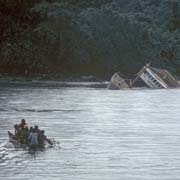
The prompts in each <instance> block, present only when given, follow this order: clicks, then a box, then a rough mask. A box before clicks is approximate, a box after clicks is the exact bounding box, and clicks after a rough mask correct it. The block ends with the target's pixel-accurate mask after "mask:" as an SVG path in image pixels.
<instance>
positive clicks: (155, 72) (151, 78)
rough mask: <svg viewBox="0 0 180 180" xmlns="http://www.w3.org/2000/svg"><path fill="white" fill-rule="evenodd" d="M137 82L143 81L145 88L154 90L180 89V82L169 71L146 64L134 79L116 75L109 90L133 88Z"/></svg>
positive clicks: (110, 83)
mask: <svg viewBox="0 0 180 180" xmlns="http://www.w3.org/2000/svg"><path fill="white" fill-rule="evenodd" d="M137 81H141V82H142V83H144V86H146V87H148V88H153V89H160V88H164V89H167V88H179V87H180V82H179V81H178V80H177V78H176V77H174V76H173V75H172V74H171V73H170V72H169V71H167V70H165V69H159V68H154V67H151V66H150V64H146V65H145V66H144V67H143V68H141V69H140V71H139V72H138V73H137V75H136V77H135V78H134V79H123V78H122V77H121V75H120V73H115V74H114V75H113V76H112V78H111V80H110V82H109V84H108V89H127V88H133V87H134V86H135V84H136V82H137Z"/></svg>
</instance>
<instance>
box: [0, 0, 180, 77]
mask: <svg viewBox="0 0 180 180" xmlns="http://www.w3.org/2000/svg"><path fill="white" fill-rule="evenodd" d="M147 62H151V63H152V65H153V66H156V67H159V68H166V69H168V70H169V71H170V72H172V73H174V74H176V75H177V76H180V3H179V1H178V0H148V1H147V0H91V1H87V0H0V74H1V75H2V76H3V75H10V76H41V75H47V76H52V77H62V76H72V77H73V76H81V75H94V76H97V77H98V76H99V77H106V76H109V75H112V73H114V72H115V71H120V72H121V73H122V74H125V75H127V74H134V73H136V72H137V70H138V69H140V68H141V67H142V66H143V65H144V64H145V63H147Z"/></svg>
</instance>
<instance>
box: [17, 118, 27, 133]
mask: <svg viewBox="0 0 180 180" xmlns="http://www.w3.org/2000/svg"><path fill="white" fill-rule="evenodd" d="M19 128H20V129H21V131H22V130H23V129H25V128H28V124H27V123H26V121H25V119H22V120H21V123H20V124H19Z"/></svg>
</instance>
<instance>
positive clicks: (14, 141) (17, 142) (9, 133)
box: [8, 131, 53, 149]
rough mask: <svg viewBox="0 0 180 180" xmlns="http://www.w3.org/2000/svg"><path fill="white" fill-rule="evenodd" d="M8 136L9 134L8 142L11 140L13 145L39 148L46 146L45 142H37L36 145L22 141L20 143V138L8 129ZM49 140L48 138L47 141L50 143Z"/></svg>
mask: <svg viewBox="0 0 180 180" xmlns="http://www.w3.org/2000/svg"><path fill="white" fill-rule="evenodd" d="M8 136H9V140H10V142H11V143H12V144H14V145H15V147H22V148H26V147H29V148H41V149H42V148H45V147H46V144H44V145H40V144H38V145H36V146H30V145H29V144H23V143H21V142H20V140H19V139H17V137H16V136H15V135H14V134H13V133H11V132H10V131H8ZM48 140H49V139H48ZM50 142H51V141H50V140H49V142H48V143H49V144H50ZM50 145H51V146H53V142H51V144H50Z"/></svg>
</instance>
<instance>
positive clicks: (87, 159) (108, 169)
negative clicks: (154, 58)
mask: <svg viewBox="0 0 180 180" xmlns="http://www.w3.org/2000/svg"><path fill="white" fill-rule="evenodd" d="M22 118H25V119H26V120H27V121H28V123H29V125H36V124H38V125H39V127H40V128H41V129H44V130H45V132H46V135H47V136H48V137H52V138H54V139H55V140H56V141H60V143H61V144H60V146H59V145H56V146H55V147H53V148H46V149H44V150H42V151H36V152H33V153H32V152H30V151H29V150H27V149H23V148H15V147H14V145H12V144H11V143H10V142H9V140H8V136H7V131H8V130H13V125H14V124H16V123H19V122H20V120H21V119H22ZM32 179H33V180H152V179H158V180H160V179H161V180H179V179H180V90H177V89H172V90H148V89H134V90H121V91H111V90H107V89H105V88H90V87H86V86H79V87H78V86H77V87H76V86H72V87H64V86H52V84H48V83H46V85H44V86H43V85H42V84H41V85H40V86H38V84H36V85H33V84H31V83H29V84H28V85H27V84H21V83H19V84H1V88H0V180H32Z"/></svg>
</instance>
